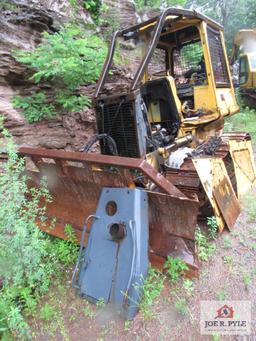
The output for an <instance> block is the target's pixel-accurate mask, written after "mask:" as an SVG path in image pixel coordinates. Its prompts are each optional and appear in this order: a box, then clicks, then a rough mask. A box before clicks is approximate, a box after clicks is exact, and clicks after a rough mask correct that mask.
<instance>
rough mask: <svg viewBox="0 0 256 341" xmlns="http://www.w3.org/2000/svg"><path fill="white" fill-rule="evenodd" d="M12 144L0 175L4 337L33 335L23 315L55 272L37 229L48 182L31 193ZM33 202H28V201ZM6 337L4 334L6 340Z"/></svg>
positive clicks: (0, 304)
mask: <svg viewBox="0 0 256 341" xmlns="http://www.w3.org/2000/svg"><path fill="white" fill-rule="evenodd" d="M2 133H3V135H4V136H5V137H6V139H8V144H7V154H8V161H7V162H6V164H5V165H4V171H3V172H1V173H0V202H1V205H0V259H1V271H0V277H1V279H2V281H3V289H2V290H1V296H0V321H1V324H0V329H1V332H0V336H2V337H3V338H4V337H7V336H6V335H9V334H10V332H9V331H10V330H11V331H12V332H13V333H14V334H17V335H19V336H20V338H27V337H28V336H29V327H28V325H27V324H26V322H25V320H24V318H23V315H22V312H23V311H24V310H25V311H28V312H30V313H31V312H33V311H34V309H35V306H36V301H37V298H38V296H39V295H41V294H43V293H45V292H46V291H47V290H48V287H49V283H50V276H51V275H52V274H53V271H54V268H53V267H52V266H51V264H50V258H49V259H48V255H47V247H46V246H47V241H46V239H45V237H44V234H43V233H42V232H41V231H40V230H39V229H38V227H37V225H36V219H39V220H41V221H43V219H44V214H45V207H44V206H40V201H41V200H44V202H48V201H49V200H50V198H49V194H48V191H47V188H46V184H45V182H42V185H41V188H40V189H37V188H31V189H29V188H28V187H27V184H26V180H27V179H26V177H25V176H24V175H23V172H24V160H23V159H19V158H18V156H17V153H16V147H15V145H14V143H13V142H12V138H11V137H10V136H9V134H8V132H7V131H6V130H5V129H4V130H3V132H2ZM28 197H29V199H28ZM1 334H2V335H1Z"/></svg>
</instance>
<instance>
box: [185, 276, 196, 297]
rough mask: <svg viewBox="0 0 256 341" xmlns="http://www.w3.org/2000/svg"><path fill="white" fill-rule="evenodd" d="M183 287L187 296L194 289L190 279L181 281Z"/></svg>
mask: <svg viewBox="0 0 256 341" xmlns="http://www.w3.org/2000/svg"><path fill="white" fill-rule="evenodd" d="M183 288H184V290H185V291H186V293H187V294H188V296H191V295H192V294H193V291H194V283H193V281H191V280H190V279H185V280H184V282H183Z"/></svg>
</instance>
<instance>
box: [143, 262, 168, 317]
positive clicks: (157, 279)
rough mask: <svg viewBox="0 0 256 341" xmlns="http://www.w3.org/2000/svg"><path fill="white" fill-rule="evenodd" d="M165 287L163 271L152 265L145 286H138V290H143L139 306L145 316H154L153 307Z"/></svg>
mask: <svg viewBox="0 0 256 341" xmlns="http://www.w3.org/2000/svg"><path fill="white" fill-rule="evenodd" d="M163 287H164V276H163V275H162V273H161V272H159V271H157V270H156V269H154V268H151V267H150V268H149V270H148V276H147V278H146V279H145V281H144V283H143V286H142V287H141V286H139V288H138V290H142V292H143V295H142V298H141V301H140V304H139V307H140V310H141V312H142V314H143V315H144V317H145V318H150V317H152V312H151V307H152V305H153V303H154V302H155V300H156V298H157V297H158V296H159V295H160V293H161V291H162V290H163Z"/></svg>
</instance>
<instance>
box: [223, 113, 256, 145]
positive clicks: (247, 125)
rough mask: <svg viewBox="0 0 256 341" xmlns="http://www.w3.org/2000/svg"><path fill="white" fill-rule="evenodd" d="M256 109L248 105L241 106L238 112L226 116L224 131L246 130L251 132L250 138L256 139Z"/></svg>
mask: <svg viewBox="0 0 256 341" xmlns="http://www.w3.org/2000/svg"><path fill="white" fill-rule="evenodd" d="M255 117H256V111H255V110H253V109H249V108H248V107H245V108H241V110H240V112H239V113H237V114H235V115H233V116H231V117H229V118H227V119H226V121H225V127H224V131H225V132H232V131H246V132H248V133H250V134H251V136H252V140H253V141H255V140H256V124H255Z"/></svg>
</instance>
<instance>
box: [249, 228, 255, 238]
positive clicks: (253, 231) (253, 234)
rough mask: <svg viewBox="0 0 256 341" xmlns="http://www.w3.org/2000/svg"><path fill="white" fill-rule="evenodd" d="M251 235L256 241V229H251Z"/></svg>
mask: <svg viewBox="0 0 256 341" xmlns="http://www.w3.org/2000/svg"><path fill="white" fill-rule="evenodd" d="M249 234H250V237H251V238H252V239H256V227H253V228H251V229H250V231H249Z"/></svg>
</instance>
